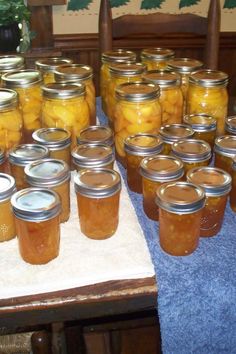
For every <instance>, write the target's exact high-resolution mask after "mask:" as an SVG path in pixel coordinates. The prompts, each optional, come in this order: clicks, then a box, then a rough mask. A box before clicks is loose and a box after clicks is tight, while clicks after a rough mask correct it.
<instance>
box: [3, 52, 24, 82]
mask: <svg viewBox="0 0 236 354" xmlns="http://www.w3.org/2000/svg"><path fill="white" fill-rule="evenodd" d="M24 66H25V59H24V58H23V57H22V56H20V55H0V79H1V76H2V75H3V74H6V73H9V72H11V71H15V70H21V69H24Z"/></svg>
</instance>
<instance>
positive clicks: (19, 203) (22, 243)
mask: <svg viewBox="0 0 236 354" xmlns="http://www.w3.org/2000/svg"><path fill="white" fill-rule="evenodd" d="M11 204H12V208H13V213H14V215H15V225H16V232H17V236H18V244H19V250H20V254H21V257H22V258H23V260H24V261H25V262H27V263H31V264H45V263H48V262H49V261H51V260H52V259H54V258H56V257H57V256H58V254H59V245H60V222H59V214H60V212H61V203H60V198H59V196H58V195H57V193H55V192H54V191H52V190H50V189H47V188H26V189H23V190H21V191H18V192H16V193H14V194H13V196H12V198H11Z"/></svg>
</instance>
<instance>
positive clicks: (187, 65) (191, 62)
mask: <svg viewBox="0 0 236 354" xmlns="http://www.w3.org/2000/svg"><path fill="white" fill-rule="evenodd" d="M202 66H203V62H201V61H200V60H196V59H191V58H173V59H171V60H169V61H168V63H167V69H168V70H173V71H175V72H178V73H180V74H190V73H192V72H194V71H196V70H199V69H200V68H201V67H202Z"/></svg>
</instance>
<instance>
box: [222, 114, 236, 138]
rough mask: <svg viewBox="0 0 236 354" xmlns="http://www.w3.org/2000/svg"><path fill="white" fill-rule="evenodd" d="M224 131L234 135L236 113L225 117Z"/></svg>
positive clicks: (235, 133)
mask: <svg viewBox="0 0 236 354" xmlns="http://www.w3.org/2000/svg"><path fill="white" fill-rule="evenodd" d="M225 131H226V132H227V133H229V134H233V135H236V115H235V116H229V117H226V118H225Z"/></svg>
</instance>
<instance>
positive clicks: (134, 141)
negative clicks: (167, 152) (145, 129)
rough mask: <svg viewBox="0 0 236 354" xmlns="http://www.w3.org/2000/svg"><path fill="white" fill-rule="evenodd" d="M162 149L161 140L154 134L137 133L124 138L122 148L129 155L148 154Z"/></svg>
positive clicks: (157, 152)
mask: <svg viewBox="0 0 236 354" xmlns="http://www.w3.org/2000/svg"><path fill="white" fill-rule="evenodd" d="M162 149H163V141H162V139H161V138H160V137H159V136H158V135H155V134H149V133H139V134H135V135H130V136H128V137H127V138H126V139H125V140H124V150H125V152H126V153H128V154H130V155H136V156H149V155H153V154H159V153H160V152H161V151H162Z"/></svg>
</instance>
